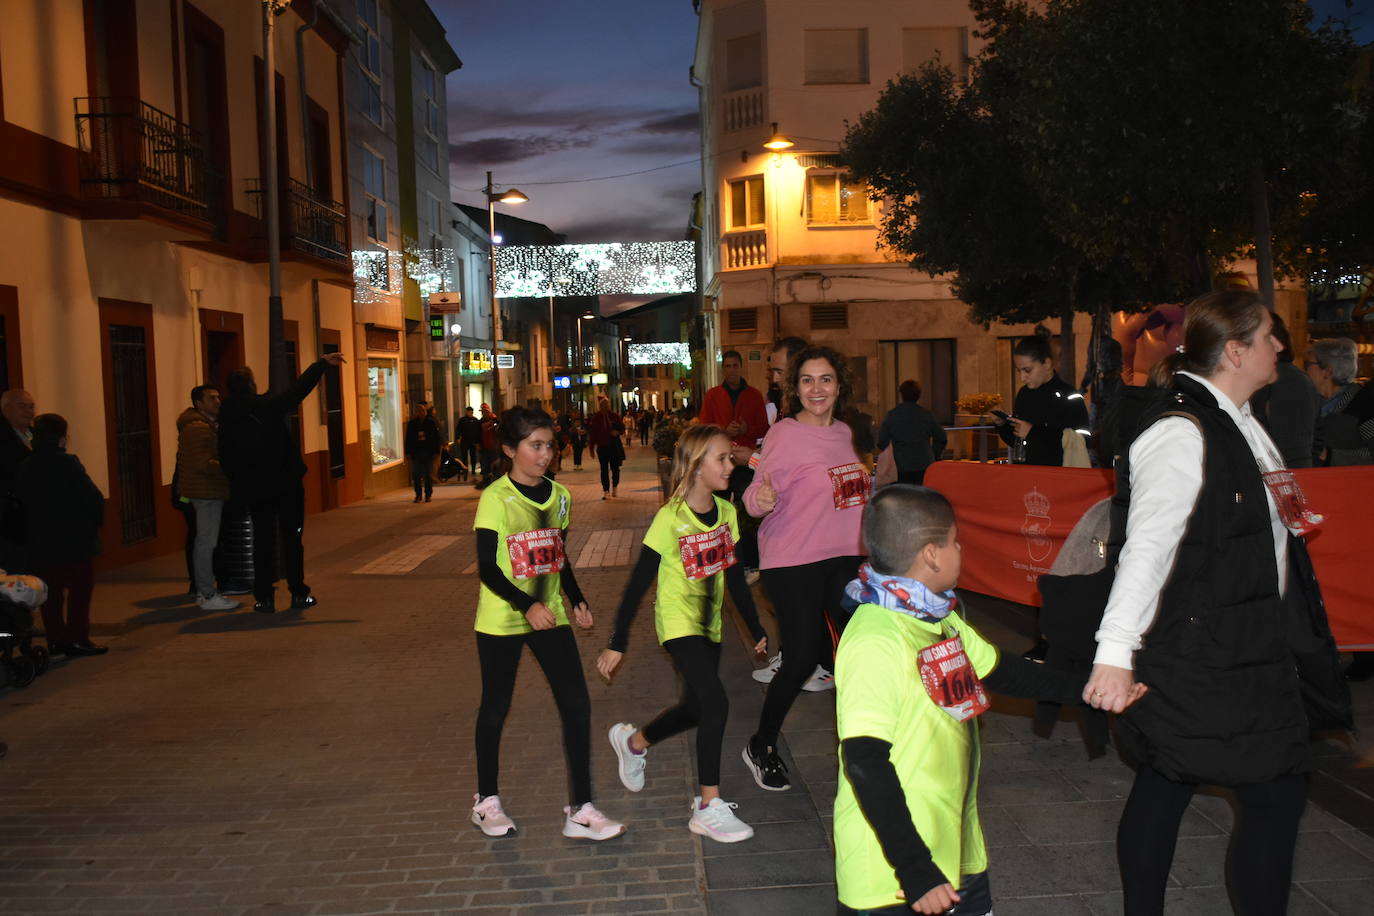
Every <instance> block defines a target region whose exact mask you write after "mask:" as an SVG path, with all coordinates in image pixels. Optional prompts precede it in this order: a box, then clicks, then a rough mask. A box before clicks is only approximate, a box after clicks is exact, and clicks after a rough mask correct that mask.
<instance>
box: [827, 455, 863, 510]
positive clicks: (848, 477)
mask: <svg viewBox="0 0 1374 916" xmlns="http://www.w3.org/2000/svg"><path fill="white" fill-rule="evenodd" d="M868 489H869V483H868V469H867V468H865V467H864V466H863V465H862V464H860V463H859V462H857V461H856V462H854V463H853V464H842V465H840V466H839V467H834V468H830V491H831V493H832V494H833V495H834V497H835V508H836V509H852V508H854V507H855V506H862V505H863V504H864V503H866V502H868Z"/></svg>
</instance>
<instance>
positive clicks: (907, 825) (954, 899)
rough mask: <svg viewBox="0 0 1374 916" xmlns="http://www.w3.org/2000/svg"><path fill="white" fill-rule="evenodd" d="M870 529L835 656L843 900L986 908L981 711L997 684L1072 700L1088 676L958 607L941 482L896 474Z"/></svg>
mask: <svg viewBox="0 0 1374 916" xmlns="http://www.w3.org/2000/svg"><path fill="white" fill-rule="evenodd" d="M863 534H864V544H865V547H866V549H867V550H868V556H869V561H868V562H867V563H865V564H864V565H863V567H862V568H861V569H860V571H859V578H858V579H855V580H854V581H853V582H851V583H850V584H849V587H848V589H847V591H846V595H847V598H848V602H849V603H850V604H853V605H857V610H855V612H854V616H853V617H852V618H851V619H850V621H849V624H848V626H846V628H845V632H844V637H843V638H842V639H841V640H840V645H839V649H838V650H837V651H836V655H835V686H836V688H837V691H838V692H837V694H836V700H835V706H836V716H837V720H838V732H839V738H840V763H841V766H840V786H839V791H838V793H837V795H836V798H835V853H836V861H835V883H836V886H837V890H838V893H839V898H840V912H841V913H845V914H853V913H860V914H869V913H873V914H888V913H891V914H896V913H911V912H917V913H928V914H935V913H946V912H949V913H955V914H958V916H984V914H988V913H991V912H992V896H991V891H990V887H989V884H988V875H987V869H988V858H987V850H986V848H985V847H984V845H983V830H982V826H981V825H980V824H979V820H978V803H977V794H978V791H977V790H978V766H979V746H978V724H977V721H976V718H977V716H978V715H979V714H981V713H983V712H985V711H986V710H987V709H988V706H989V702H988V690H994V691H997V692H999V693H1007V694H1012V695H1016V696H1030V697H1034V698H1039V699H1047V700H1055V701H1057V702H1060V703H1069V704H1072V703H1076V702H1078V699H1079V694H1080V692H1081V689H1082V684H1081V683H1080V682H1079V681H1078V679H1076V678H1074V677H1072V676H1070V675H1065V674H1061V673H1060V672H1058V671H1054V670H1050V669H1046V668H1045V667H1044V666H1042V665H1037V664H1034V663H1032V662H1028V661H1026V660H1025V659H1023V658H1021V657H1020V656H1018V655H1015V654H1005V655H1004V654H1002V653H1000V652H999V651H998V649H997V647H996V646H994V645H993V644H991V643H989V642H988V641H987V640H986V639H984V638H983V636H982V635H981V634H980V633H979V632H978V631H977V630H975V629H974V628H973V627H972V626H970V625H969V624H968V623H967V622H966V621H965V620H964V619H963V618H962V617H961V616H960V615H959V613H958V612H957V611H956V610H955V606H956V599H955V597H954V592H953V591H952V589H953V588H954V586H955V584H956V583H957V582H958V580H959V568H960V563H961V555H960V550H959V541H958V529H957V527H956V525H955V521H954V510H953V509H952V508H951V507H950V504H949V501H948V500H946V499H945V498H944V497H943V496H941V495H940V494H939V493H937V492H935V491H934V490H931V489H928V488H926V487H918V486H914V485H912V484H892V485H889V486H887V487H884V488H883V489H882V490H880V491H879V492H878V494H877V495H876V496H874V497H873V499H872V500H871V501H870V502H869V504H868V510H867V512H866V513H865V515H864V521H863ZM985 679H986V686H985Z"/></svg>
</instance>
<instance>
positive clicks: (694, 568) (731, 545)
mask: <svg viewBox="0 0 1374 916" xmlns="http://www.w3.org/2000/svg"><path fill="white" fill-rule="evenodd" d="M677 547H678V550H679V551H680V552H681V553H682V572H683V574H684V575H686V576H687V578H688V579H705V578H706V577H707V576H714V575H715V574H716V573H718V572H720V571H721V570H722V569H725V568H726V567H727V566H734V565H735V539H734V537H732V536H731V534H730V526H729V525H721V526H720V527H718V528H712V529H711V530H710V531H702V532H699V533H697V534H688V535H684V536H682V537H680V538H678V539H677Z"/></svg>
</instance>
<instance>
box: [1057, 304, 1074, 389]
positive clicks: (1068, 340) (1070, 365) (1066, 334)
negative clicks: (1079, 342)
mask: <svg viewBox="0 0 1374 916" xmlns="http://www.w3.org/2000/svg"><path fill="white" fill-rule="evenodd" d="M1076 293H1077V289H1076V284H1074V285H1071V286H1070V287H1069V298H1068V299H1067V300H1066V301H1065V302H1064V305H1063V307H1062V308H1061V309H1060V310H1059V377H1060V378H1062V379H1063V380H1064V381H1066V382H1068V383H1069V384H1070V385H1074V384H1076V379H1077V377H1078V361H1077V360H1076V359H1075V358H1074V347H1073V316H1074V307H1073V306H1074V300H1075V299H1076V298H1077V296H1076V295H1075V294H1076Z"/></svg>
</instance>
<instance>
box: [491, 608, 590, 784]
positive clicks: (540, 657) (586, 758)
mask: <svg viewBox="0 0 1374 916" xmlns="http://www.w3.org/2000/svg"><path fill="white" fill-rule="evenodd" d="M527 644H528V645H529V647H530V651H531V652H533V653H534V659H535V661H537V662H539V667H540V668H542V669H543V671H544V677H545V678H546V679H547V680H548V682H549V689H550V690H552V691H553V699H554V702H555V703H557V704H558V717H559V718H560V719H561V720H562V721H563V756H564V757H565V758H566V759H567V764H568V789H569V791H570V792H571V793H572V798H571V800H572V806H573V807H574V808H579V807H581V806H582V805H583V804H585V803H586V802H589V801H591V800H592V773H591V753H592V743H591V742H592V738H591V735H592V702H591V699H590V698H589V697H588V696H587V681H586V678H584V677H583V676H582V659H581V658H579V657H578V654H577V639H576V637H574V636H573V633H572V629H571V628H569V627H554V628H553V629H552V630H535V631H533V632H531V633H522V634H518V635H515V636H492V635H490V634H487V633H478V634H477V660H478V662H479V663H480V664H481V666H482V705H481V706H479V707H478V709H477V729H476V733H477V735H476V736H477V742H476V743H477V791H478V792H480V793H481V795H482V797H483V798H486V797H487V796H488V795H498V794H500V792H499V790H498V788H497V781H498V776H499V774H500V772H501V729H502V728H503V727H504V726H505V724H506V713H508V712H510V701H511V695H512V694H513V693H514V691H515V672H516V670H517V669H518V668H519V666H520V652H521V650H522V649H523V648H524V647H525V646H526V645H527Z"/></svg>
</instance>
